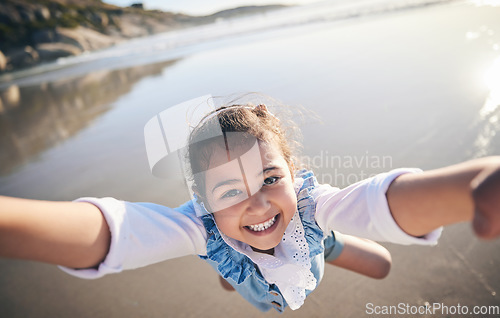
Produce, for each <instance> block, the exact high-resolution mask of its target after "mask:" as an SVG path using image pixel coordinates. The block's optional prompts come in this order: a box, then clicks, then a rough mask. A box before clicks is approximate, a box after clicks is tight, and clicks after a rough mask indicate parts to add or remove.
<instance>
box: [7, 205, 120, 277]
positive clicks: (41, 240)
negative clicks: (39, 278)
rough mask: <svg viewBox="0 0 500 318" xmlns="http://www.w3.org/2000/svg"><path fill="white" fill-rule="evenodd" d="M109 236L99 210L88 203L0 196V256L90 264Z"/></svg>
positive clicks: (77, 265) (97, 258) (96, 259)
mask: <svg viewBox="0 0 500 318" xmlns="http://www.w3.org/2000/svg"><path fill="white" fill-rule="evenodd" d="M110 239H111V236H110V232H109V229H108V225H107V223H106V221H105V219H104V217H103V215H102V213H101V211H100V210H99V209H98V208H97V207H96V206H95V205H92V204H90V203H85V202H51V201H38V200H28V199H19V198H10V197H3V196H0V257H9V258H20V259H29V260H35V261H42V262H46V263H52V264H58V265H63V266H67V267H72V268H90V267H94V266H96V265H98V264H99V263H100V262H101V261H102V260H103V259H104V258H105V256H106V254H107V252H108V249H109V245H110Z"/></svg>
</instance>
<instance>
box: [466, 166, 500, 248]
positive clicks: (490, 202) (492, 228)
mask: <svg viewBox="0 0 500 318" xmlns="http://www.w3.org/2000/svg"><path fill="white" fill-rule="evenodd" d="M471 187H472V199H473V201H474V208H475V211H474V220H473V222H472V223H473V227H474V231H475V232H476V234H477V236H479V237H480V238H483V239H493V238H495V237H497V236H499V235H500V167H498V166H496V167H493V168H490V169H485V170H483V171H482V172H481V173H479V174H478V175H477V176H476V177H475V178H474V179H473V180H472V182H471Z"/></svg>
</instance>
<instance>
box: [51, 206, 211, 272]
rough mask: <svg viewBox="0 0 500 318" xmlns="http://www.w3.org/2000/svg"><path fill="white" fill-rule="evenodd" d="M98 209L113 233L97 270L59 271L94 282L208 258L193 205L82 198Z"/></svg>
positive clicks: (200, 226)
mask: <svg viewBox="0 0 500 318" xmlns="http://www.w3.org/2000/svg"><path fill="white" fill-rule="evenodd" d="M76 201H80V202H90V203H92V204H94V205H95V206H97V207H98V208H99V209H100V210H101V212H102V214H103V215H104V218H105V219H106V222H107V223H108V226H109V230H110V232H111V244H110V248H109V251H108V254H107V256H106V258H105V259H104V261H103V262H102V263H101V264H100V265H99V266H98V267H97V268H89V269H72V268H67V267H63V266H60V268H61V269H62V270H63V271H65V272H67V273H69V274H71V275H74V276H77V277H80V278H86V279H93V278H99V277H102V276H104V275H106V274H110V273H118V272H121V271H122V270H125V269H133V268H138V267H142V266H146V265H150V264H153V263H157V262H161V261H164V260H167V259H171V258H176V257H180V256H185V255H196V254H201V255H202V254H206V241H207V234H206V230H205V228H204V226H203V224H202V222H201V220H200V219H199V218H197V217H196V215H195V212H194V208H193V205H192V203H191V202H187V203H185V204H184V205H181V206H180V207H178V208H175V209H172V208H168V207H165V206H161V205H157V204H152V203H130V202H124V201H119V200H116V199H113V198H103V199H96V198H81V199H78V200H76Z"/></svg>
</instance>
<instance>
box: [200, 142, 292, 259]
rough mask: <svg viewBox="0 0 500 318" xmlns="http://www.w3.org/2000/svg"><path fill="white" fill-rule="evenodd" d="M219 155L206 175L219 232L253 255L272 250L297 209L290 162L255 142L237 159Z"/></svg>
mask: <svg viewBox="0 0 500 318" xmlns="http://www.w3.org/2000/svg"><path fill="white" fill-rule="evenodd" d="M220 150H221V151H215V152H214V154H213V155H212V158H211V160H210V166H209V169H208V170H207V171H206V172H205V184H206V187H205V189H206V191H205V192H206V193H205V202H206V204H207V205H208V206H209V208H210V210H211V211H212V212H213V215H214V218H215V222H216V223H217V227H218V228H219V230H220V231H221V232H223V233H224V234H225V235H227V236H229V237H231V238H233V239H236V240H238V241H241V242H244V243H247V244H248V245H250V246H252V247H253V248H255V249H258V250H263V251H265V250H269V249H272V248H274V247H275V246H276V245H278V244H279V242H280V241H281V238H282V237H283V233H284V232H285V230H286V227H287V226H288V223H290V220H291V219H292V217H293V215H294V213H295V210H296V208H297V197H296V194H295V190H294V186H293V177H292V174H291V172H290V169H289V166H288V163H287V161H286V160H285V159H284V157H283V156H282V154H281V153H280V151H279V147H277V146H276V145H275V144H274V143H271V144H269V143H265V142H261V141H259V142H256V143H255V145H254V147H252V148H251V149H250V150H249V151H247V152H245V153H244V154H242V155H240V156H238V157H237V158H236V159H234V158H233V159H232V158H231V155H230V154H229V153H228V152H227V151H226V150H224V149H220Z"/></svg>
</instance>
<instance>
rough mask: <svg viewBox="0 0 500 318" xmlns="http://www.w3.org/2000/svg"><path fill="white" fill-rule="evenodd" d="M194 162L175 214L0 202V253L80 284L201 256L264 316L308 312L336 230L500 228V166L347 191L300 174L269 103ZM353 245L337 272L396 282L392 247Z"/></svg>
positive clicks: (383, 232) (135, 207)
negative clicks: (189, 189)
mask: <svg viewBox="0 0 500 318" xmlns="http://www.w3.org/2000/svg"><path fill="white" fill-rule="evenodd" d="M218 131H220V132H221V134H218V133H214V132H218ZM188 154H189V163H190V166H191V169H190V170H191V174H192V179H193V191H194V193H195V199H194V200H192V201H189V202H187V203H185V204H184V205H182V206H180V207H178V208H175V209H171V208H167V207H163V206H159V205H155V204H150V203H129V202H121V201H117V200H115V199H112V198H104V199H96V198H82V199H79V200H77V201H76V202H46V201H34V200H25V199H17V198H6V197H2V198H0V251H1V252H0V254H1V255H2V256H6V257H15V258H25V259H32V260H39V261H44V262H49V263H54V264H59V265H63V266H64V267H63V269H64V270H65V271H67V272H69V273H71V274H73V275H76V276H79V277H83V278H97V277H101V276H103V275H105V274H109V273H116V272H120V271H122V270H124V269H131V268H137V267H140V266H145V265H148V264H152V263H155V262H159V261H162V260H166V259H170V258H175V257H180V256H184V255H193V254H194V255H199V256H200V257H201V258H202V259H204V260H206V261H207V262H208V263H209V264H210V265H212V266H213V267H214V268H215V270H216V271H217V272H218V273H219V274H220V275H221V277H223V278H224V279H225V281H227V282H228V283H229V284H230V285H231V286H232V287H233V288H235V289H236V290H237V291H238V292H239V293H240V294H241V295H242V296H243V297H245V298H246V299H247V300H248V301H250V302H251V303H252V304H254V305H255V306H256V307H257V308H259V309H260V310H263V311H265V310H268V309H270V308H275V309H277V310H278V311H283V310H284V308H285V306H286V305H288V306H290V307H291V308H292V309H296V308H299V307H300V306H301V305H302V303H303V301H304V298H305V297H306V295H308V294H309V293H310V292H311V291H312V290H314V289H315V287H316V286H317V285H318V284H319V282H320V280H321V278H322V275H323V268H324V263H325V259H326V261H328V262H330V261H332V259H335V257H337V254H339V253H338V252H337V251H336V249H337V250H338V244H336V242H335V237H334V236H333V233H332V231H333V230H336V231H339V232H340V233H347V234H350V235H354V236H360V237H365V238H369V239H373V240H379V241H390V242H395V243H400V244H435V243H436V242H437V239H438V237H439V235H440V232H441V228H440V227H441V226H443V225H448V224H452V223H457V222H463V221H470V220H472V218H473V215H475V216H474V227H475V230H476V232H477V233H478V235H480V236H481V237H485V238H493V237H496V236H497V235H498V234H499V232H500V211H498V210H499V209H500V199H499V197H500V196H498V195H497V194H498V191H499V190H500V168H499V167H500V159H498V158H483V159H477V160H473V161H469V162H465V163H462V164H458V165H454V166H450V167H446V168H442V169H438V170H434V171H429V172H421V171H419V170H415V169H398V170H394V171H391V172H389V173H385V174H380V175H377V176H375V177H373V178H370V179H368V180H365V181H361V182H359V183H356V184H354V185H351V186H349V187H347V188H345V189H342V190H341V189H338V188H334V187H331V186H329V185H319V184H317V182H316V180H315V178H314V175H313V174H312V172H310V171H304V170H298V171H296V169H295V163H294V161H293V156H292V153H291V150H290V147H289V145H288V143H287V140H286V138H285V135H284V133H283V129H282V127H281V126H280V122H279V120H278V119H277V118H276V117H274V116H273V115H272V114H271V113H270V112H269V111H268V110H267V108H266V107H265V106H263V105H259V106H257V107H252V106H249V105H234V106H230V107H226V108H222V109H219V110H217V111H216V112H214V113H213V114H210V115H209V116H208V117H206V118H205V119H204V120H203V121H202V123H201V124H200V125H198V126H197V127H196V128H195V130H194V131H193V133H192V134H191V136H190V142H189V149H188ZM474 212H475V213H474ZM338 236H339V235H338V234H337V235H336V237H337V243H338ZM344 239H345V247H344V249H343V250H341V253H340V255H338V257H337V258H336V259H335V260H333V261H332V262H333V263H334V264H337V265H339V266H342V267H346V268H349V269H352V270H355V271H357V272H360V273H363V274H366V275H369V276H372V277H383V276H385V275H386V274H387V270H388V265H389V264H390V257H389V255H388V254H387V252H386V251H385V249H383V248H382V247H380V246H379V245H376V244H375V243H373V242H371V241H366V240H362V239H359V238H356V237H353V236H347V235H345V236H344Z"/></svg>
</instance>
